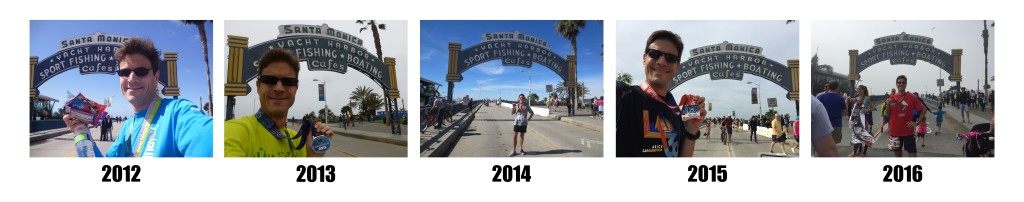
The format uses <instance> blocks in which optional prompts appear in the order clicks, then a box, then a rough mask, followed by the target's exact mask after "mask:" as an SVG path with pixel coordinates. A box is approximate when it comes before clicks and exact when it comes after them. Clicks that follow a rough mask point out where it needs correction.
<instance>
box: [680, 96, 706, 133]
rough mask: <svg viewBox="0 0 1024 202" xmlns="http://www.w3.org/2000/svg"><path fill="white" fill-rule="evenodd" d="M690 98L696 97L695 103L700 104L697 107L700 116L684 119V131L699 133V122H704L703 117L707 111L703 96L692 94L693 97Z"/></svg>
mask: <svg viewBox="0 0 1024 202" xmlns="http://www.w3.org/2000/svg"><path fill="white" fill-rule="evenodd" d="M691 99H697V103H700V104H699V106H700V107H699V108H700V116H698V117H694V118H690V120H685V121H686V132H688V133H690V134H699V133H700V124H701V122H704V117H705V116H707V114H708V111H707V110H706V109H705V104H704V97H701V96H697V95H693V97H692V98H691Z"/></svg>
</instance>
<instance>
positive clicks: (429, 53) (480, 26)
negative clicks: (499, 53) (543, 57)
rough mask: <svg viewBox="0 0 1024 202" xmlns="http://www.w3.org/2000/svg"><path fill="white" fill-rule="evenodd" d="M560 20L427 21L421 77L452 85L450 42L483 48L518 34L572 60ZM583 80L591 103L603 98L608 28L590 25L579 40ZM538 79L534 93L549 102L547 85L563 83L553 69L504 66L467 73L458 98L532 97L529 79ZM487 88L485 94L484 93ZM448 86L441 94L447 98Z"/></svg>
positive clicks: (488, 66)
mask: <svg viewBox="0 0 1024 202" xmlns="http://www.w3.org/2000/svg"><path fill="white" fill-rule="evenodd" d="M555 22H556V21H555V20H548V21H539V20H538V21H427V20H424V21H421V22H420V29H421V30H420V74H421V77H423V78H426V79H429V80H432V81H435V82H438V83H442V84H444V85H448V83H447V82H446V81H445V74H447V73H448V69H447V68H448V66H447V64H448V42H457V43H462V47H463V48H468V47H470V46H473V45H476V44H479V43H480V42H481V40H482V36H483V35H484V33H490V32H515V31H520V32H522V33H524V34H528V35H532V36H535V37H538V38H541V39H544V40H546V41H547V42H548V48H549V49H551V50H552V51H554V52H555V53H558V55H560V56H562V57H565V55H569V54H572V45H571V44H570V42H569V39H566V38H562V37H561V36H560V35H559V34H558V32H557V31H556V30H555ZM576 43H577V51H578V54H579V56H578V57H577V61H578V64H577V70H578V75H577V77H578V79H579V80H580V82H583V83H584V85H586V86H587V87H588V88H589V89H590V94H588V95H586V96H587V97H593V96H603V95H604V90H603V84H602V83H603V82H602V81H601V79H602V74H603V72H604V65H603V61H602V56H601V53H602V47H601V46H602V44H603V43H604V24H603V23H601V22H600V21H592V20H588V21H587V26H586V27H585V28H584V29H583V30H581V32H580V35H579V36H578V37H577V38H576ZM520 70H529V71H530V73H531V74H532V76H531V77H532V78H531V79H530V80H532V89H533V92H534V93H537V94H538V95H539V96H541V97H542V98H543V97H546V96H544V95H545V94H546V93H544V90H545V89H544V85H548V84H551V85H556V84H557V83H558V82H561V81H562V79H561V78H560V77H559V76H558V74H555V72H553V71H551V70H550V69H548V68H546V67H544V66H541V65H540V64H537V63H533V65H532V67H531V68H525V67H519V66H502V65H501V61H500V60H494V61H490V62H486V63H482V64H480V65H477V66H476V67H473V68H471V69H469V70H467V71H466V72H464V73H463V75H462V77H463V80H462V82H457V83H455V90H454V94H453V96H455V97H462V96H465V95H467V94H468V95H470V97H475V98H479V97H483V98H498V97H501V98H502V99H508V98H512V97H515V96H516V95H518V94H519V93H523V94H526V93H527V92H528V86H530V83H531V82H530V81H529V80H528V79H527V75H528V74H527V73H523V72H520ZM481 88H482V89H481ZM447 90H448V88H447V86H445V87H443V88H442V89H440V91H442V92H447Z"/></svg>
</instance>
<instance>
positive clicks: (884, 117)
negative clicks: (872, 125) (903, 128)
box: [882, 116, 889, 124]
mask: <svg viewBox="0 0 1024 202" xmlns="http://www.w3.org/2000/svg"><path fill="white" fill-rule="evenodd" d="M888 123H889V116H882V124H888Z"/></svg>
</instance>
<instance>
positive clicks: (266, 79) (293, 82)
mask: <svg viewBox="0 0 1024 202" xmlns="http://www.w3.org/2000/svg"><path fill="white" fill-rule="evenodd" d="M259 81H260V83H263V84H267V85H277V82H278V81H281V84H283V85H284V86H298V85H299V79H297V78H289V77H276V76H270V75H261V76H260V78H259Z"/></svg>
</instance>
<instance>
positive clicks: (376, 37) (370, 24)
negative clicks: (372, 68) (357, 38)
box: [356, 20, 387, 60]
mask: <svg viewBox="0 0 1024 202" xmlns="http://www.w3.org/2000/svg"><path fill="white" fill-rule="evenodd" d="M356 24H360V25H366V26H365V27H363V28H359V33H363V30H367V29H369V30H370V31H371V32H373V44H374V46H375V47H376V48H377V58H379V59H381V60H384V56H383V54H384V53H383V52H381V50H380V32H379V31H377V30H378V29H380V30H387V29H385V27H386V26H385V25H384V24H377V21H376V20H356Z"/></svg>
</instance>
